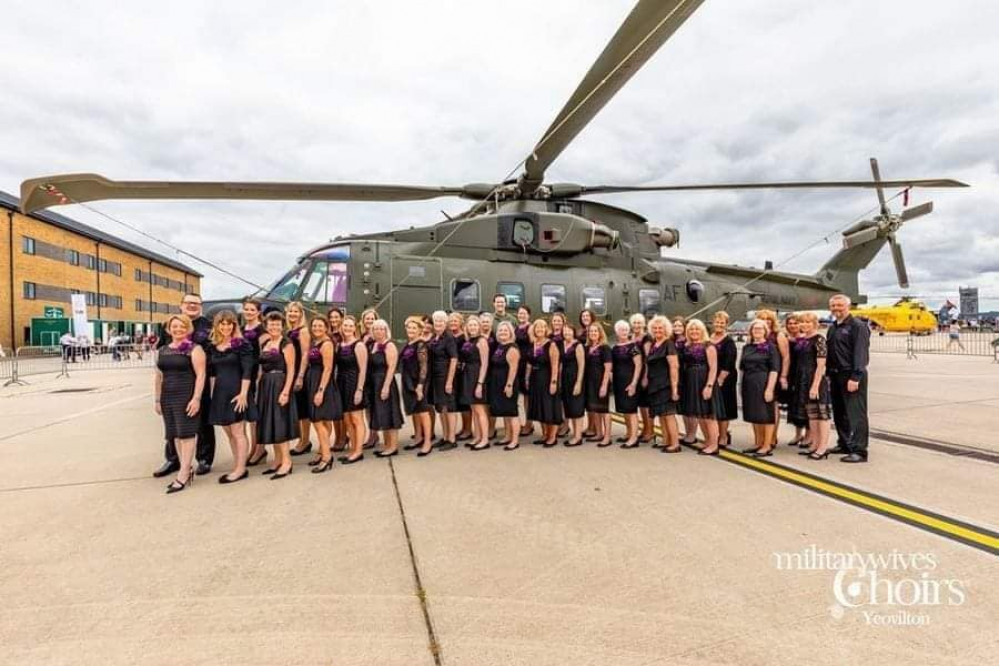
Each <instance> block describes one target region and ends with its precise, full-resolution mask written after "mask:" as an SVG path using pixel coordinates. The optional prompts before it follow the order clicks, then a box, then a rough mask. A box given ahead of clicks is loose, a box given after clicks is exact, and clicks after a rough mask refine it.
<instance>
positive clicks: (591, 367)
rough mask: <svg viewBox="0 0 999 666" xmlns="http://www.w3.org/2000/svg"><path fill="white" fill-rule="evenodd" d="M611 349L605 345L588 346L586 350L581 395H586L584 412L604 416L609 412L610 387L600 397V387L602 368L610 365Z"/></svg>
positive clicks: (602, 376) (602, 374) (602, 378)
mask: <svg viewBox="0 0 999 666" xmlns="http://www.w3.org/2000/svg"><path fill="white" fill-rule="evenodd" d="M611 362H612V360H611V348H610V347H609V346H607V345H603V344H601V345H590V346H589V347H587V348H586V369H585V370H584V372H585V375H584V376H583V393H584V394H585V395H586V411H588V412H593V413H594V414H606V413H608V412H609V411H610V396H611V390H612V389H611V386H610V384H608V386H607V392H606V393H605V394H604V395H603V397H601V396H600V386H601V384H603V381H604V366H605V365H606V364H607V363H611Z"/></svg>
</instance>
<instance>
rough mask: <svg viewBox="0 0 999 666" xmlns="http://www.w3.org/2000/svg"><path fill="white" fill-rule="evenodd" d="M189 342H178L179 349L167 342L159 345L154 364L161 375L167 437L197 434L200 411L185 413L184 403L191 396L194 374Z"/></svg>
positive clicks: (189, 399)
mask: <svg viewBox="0 0 999 666" xmlns="http://www.w3.org/2000/svg"><path fill="white" fill-rule="evenodd" d="M192 347H193V346H192V345H191V344H190V343H187V342H183V343H181V345H180V347H179V348H178V349H174V348H173V347H171V346H170V345H169V344H168V345H166V346H164V347H163V348H162V349H160V353H159V356H158V357H157V359H156V367H157V368H159V371H160V373H161V374H162V375H163V383H162V385H161V387H160V411H161V412H162V413H163V426H164V428H165V430H166V439H167V440H172V439H190V438H191V437H194V436H195V435H197V434H198V429H199V428H200V424H201V415H200V414H197V415H195V416H188V415H187V403H189V402H191V398H192V397H194V385H195V380H196V376H195V373H194V365H193V364H192V363H191V349H192Z"/></svg>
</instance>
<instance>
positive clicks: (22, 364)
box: [0, 344, 156, 386]
mask: <svg viewBox="0 0 999 666" xmlns="http://www.w3.org/2000/svg"><path fill="white" fill-rule="evenodd" d="M155 365H156V350H155V349H153V348H152V347H151V346H150V345H148V344H127V345H126V344H122V345H89V346H86V347H80V346H75V345H73V346H71V345H66V346H47V347H18V349H17V352H15V354H14V357H13V358H9V357H8V358H4V359H0V379H6V381H5V383H4V384H3V385H4V386H11V385H13V384H18V385H24V384H27V382H26V381H24V377H28V376H31V375H44V374H56V375H57V376H58V377H69V375H70V373H71V372H76V371H80V370H111V369H126V368H152V367H154V366H155Z"/></svg>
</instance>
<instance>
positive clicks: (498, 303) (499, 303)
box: [493, 294, 517, 326]
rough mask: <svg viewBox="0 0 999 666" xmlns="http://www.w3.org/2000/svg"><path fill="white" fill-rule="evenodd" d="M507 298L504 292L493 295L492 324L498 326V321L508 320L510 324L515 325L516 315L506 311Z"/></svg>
mask: <svg viewBox="0 0 999 666" xmlns="http://www.w3.org/2000/svg"><path fill="white" fill-rule="evenodd" d="M506 306H507V300H506V295H505V294H496V295H495V296H493V320H494V325H495V326H499V325H500V322H504V321H505V322H509V323H510V325H511V326H516V325H517V317H516V316H514V315H512V314H510V313H509V312H507V311H506Z"/></svg>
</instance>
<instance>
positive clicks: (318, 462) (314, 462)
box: [309, 456, 323, 467]
mask: <svg viewBox="0 0 999 666" xmlns="http://www.w3.org/2000/svg"><path fill="white" fill-rule="evenodd" d="M321 464H323V457H322V456H316V457H315V458H313V459H312V460H310V461H309V467H315V466H316V465H321Z"/></svg>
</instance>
